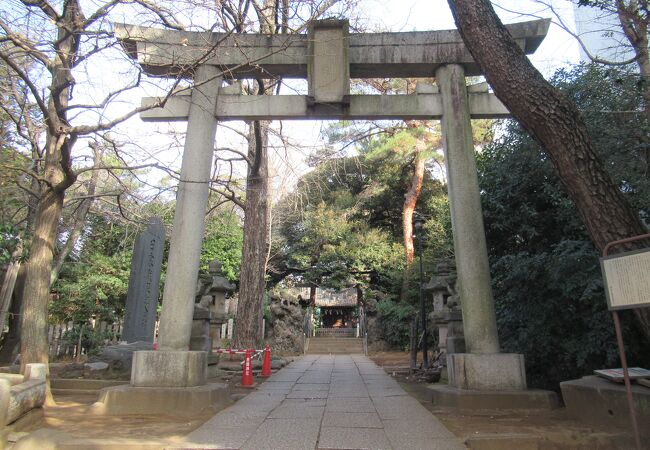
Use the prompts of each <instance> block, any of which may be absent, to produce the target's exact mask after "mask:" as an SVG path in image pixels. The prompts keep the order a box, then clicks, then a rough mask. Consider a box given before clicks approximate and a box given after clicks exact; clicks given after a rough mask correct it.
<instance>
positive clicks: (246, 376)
mask: <svg viewBox="0 0 650 450" xmlns="http://www.w3.org/2000/svg"><path fill="white" fill-rule="evenodd" d="M252 359H253V350H251V349H248V350H246V356H244V370H243V371H242V373H241V386H242V387H247V388H252V387H253V361H252Z"/></svg>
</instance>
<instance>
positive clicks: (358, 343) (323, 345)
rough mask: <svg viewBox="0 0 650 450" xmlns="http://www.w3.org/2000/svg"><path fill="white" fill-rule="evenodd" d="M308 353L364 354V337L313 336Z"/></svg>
mask: <svg viewBox="0 0 650 450" xmlns="http://www.w3.org/2000/svg"><path fill="white" fill-rule="evenodd" d="M306 353H307V354H308V355H329V354H332V355H353V354H360V355H363V338H357V337H320V336H316V337H312V338H310V339H309V346H308V347H307V352H306Z"/></svg>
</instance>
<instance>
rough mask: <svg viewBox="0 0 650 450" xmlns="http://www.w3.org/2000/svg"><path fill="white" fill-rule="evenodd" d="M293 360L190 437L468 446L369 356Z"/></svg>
mask: <svg viewBox="0 0 650 450" xmlns="http://www.w3.org/2000/svg"><path fill="white" fill-rule="evenodd" d="M289 367H291V370H288V369H289V368H285V369H282V370H280V371H279V372H277V373H276V374H274V375H273V376H272V377H271V378H270V379H269V380H267V381H266V382H264V383H263V384H261V385H260V387H259V389H258V390H256V391H255V392H252V393H250V394H249V395H248V396H247V397H245V398H243V399H242V400H240V401H239V402H237V403H236V404H235V405H233V406H231V407H229V408H227V409H225V410H224V411H221V412H220V413H218V414H217V415H215V416H214V417H213V418H211V419H210V420H208V421H207V422H206V423H205V424H203V425H202V426H201V427H199V428H198V429H197V430H195V431H194V432H193V433H190V434H189V435H188V436H187V439H186V440H185V441H184V442H183V445H184V446H185V447H186V448H205V449H208V448H209V449H212V448H217V449H227V448H232V449H238V450H241V449H255V450H258V449H261V450H264V449H273V450H282V449H289V450H291V449H300V450H303V449H308V450H311V449H314V448H316V447H317V448H319V449H348V450H356V449H373V450H376V449H391V448H393V449H399V450H410V449H413V450H415V449H422V450H460V449H463V448H465V447H464V446H463V445H462V443H461V442H460V440H458V439H456V438H455V437H454V436H453V434H452V433H451V432H450V431H449V430H447V428H445V426H444V425H443V424H442V423H441V422H440V421H439V420H438V419H436V418H435V416H433V415H432V414H431V413H430V412H429V411H427V410H426V409H425V408H424V407H423V406H422V405H420V404H419V403H418V401H417V400H415V399H414V398H412V397H410V396H408V395H407V394H406V392H405V391H404V390H403V389H402V388H401V386H399V384H398V383H397V382H396V381H395V380H394V379H392V378H390V377H389V376H388V375H387V374H385V373H384V372H383V370H382V369H380V368H379V367H377V366H376V365H375V364H374V363H373V362H371V361H370V360H369V359H368V358H365V357H364V356H361V355H355V356H352V357H349V356H338V355H337V356H330V355H321V356H314V357H310V358H301V359H298V360H297V361H295V362H294V363H293V364H292V365H290V366H289ZM185 447H184V448H185Z"/></svg>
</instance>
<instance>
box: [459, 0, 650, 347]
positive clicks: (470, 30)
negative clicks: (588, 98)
mask: <svg viewBox="0 0 650 450" xmlns="http://www.w3.org/2000/svg"><path fill="white" fill-rule="evenodd" d="M448 2H449V6H450V8H451V11H452V13H453V15H454V19H455V21H456V25H457V26H458V29H459V31H460V34H461V36H462V37H463V40H464V41H465V44H466V45H467V47H468V49H469V51H470V53H471V54H472V56H473V58H474V60H475V61H476V62H477V63H478V64H479V66H480V67H481V69H482V71H483V74H484V75H485V78H486V79H487V81H488V83H489V84H490V85H491V86H492V88H493V89H494V93H495V94H496V96H497V97H498V98H499V99H500V100H501V102H503V104H504V105H505V106H506V107H507V108H508V109H509V110H510V112H511V113H512V115H513V117H514V118H515V119H517V121H518V122H519V123H520V124H521V125H522V126H523V127H524V128H525V129H526V130H527V131H528V132H529V133H530V134H531V136H532V137H533V138H534V139H535V140H537V142H539V144H540V145H541V146H542V148H543V149H544V151H545V152H546V154H547V155H548V157H549V159H550V160H551V162H552V163H553V165H554V166H555V169H556V170H557V172H558V175H559V177H560V180H561V181H562V184H563V186H564V188H565V190H566V192H567V194H568V195H569V197H570V198H571V200H572V201H573V203H574V205H575V206H576V210H577V212H578V214H579V215H580V217H581V219H582V221H583V223H584V224H585V227H586V229H587V232H588V233H589V236H590V237H591V240H592V241H593V243H594V245H595V246H596V248H598V249H599V250H601V251H602V250H603V249H604V248H605V246H606V245H607V244H608V243H609V242H612V241H615V240H618V239H623V238H627V237H631V236H637V235H640V234H643V233H646V232H647V230H646V229H645V227H644V226H643V224H642V222H641V220H640V218H639V216H638V214H637V213H636V212H635V211H634V210H633V209H632V208H631V207H630V205H629V204H628V202H627V201H626V199H625V198H624V197H623V195H622V194H621V192H620V190H619V189H618V187H617V186H616V185H615V184H614V183H613V181H612V179H611V178H610V176H609V174H608V173H607V171H606V170H605V168H604V166H603V163H602V161H601V160H600V158H599V157H598V155H597V154H596V152H595V151H594V149H593V146H592V143H591V139H590V137H589V134H588V132H587V128H586V126H585V123H584V120H583V119H582V116H581V114H580V112H579V111H578V109H577V108H576V106H575V105H574V104H573V103H572V102H571V101H570V100H569V99H568V98H567V97H566V96H565V95H564V94H563V93H562V92H560V91H559V90H558V89H556V88H555V87H553V86H552V85H551V84H550V83H549V82H547V81H546V80H545V79H544V77H543V76H542V74H541V73H539V71H538V70H537V69H535V67H533V65H532V63H531V62H530V61H529V60H528V58H527V57H526V55H525V54H524V53H523V51H522V50H521V49H520V48H519V46H517V44H516V43H515V41H514V40H513V39H512V37H511V36H510V34H509V33H508V31H507V30H506V28H505V27H504V26H503V24H502V23H501V21H500V20H499V18H498V16H497V15H496V13H495V12H494V9H493V8H492V5H491V4H490V2H489V1H488V0H448ZM636 312H637V315H638V316H639V318H640V319H642V320H641V321H642V323H643V324H644V328H645V332H646V335H648V336H650V327H648V324H650V311H649V310H648V309H645V310H637V311H636Z"/></svg>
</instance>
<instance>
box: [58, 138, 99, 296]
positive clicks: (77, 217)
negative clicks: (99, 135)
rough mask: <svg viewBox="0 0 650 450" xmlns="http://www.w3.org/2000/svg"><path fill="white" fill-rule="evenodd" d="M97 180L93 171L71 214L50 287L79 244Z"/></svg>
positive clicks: (97, 175)
mask: <svg viewBox="0 0 650 450" xmlns="http://www.w3.org/2000/svg"><path fill="white" fill-rule="evenodd" d="M93 150H94V153H95V158H94V165H95V167H97V166H98V165H99V162H100V156H99V152H98V150H97V148H96V147H93ZM98 178H99V171H98V170H93V171H92V172H91V175H90V179H89V180H88V184H87V188H86V198H84V199H83V200H82V201H81V203H80V204H79V206H78V207H77V210H76V211H75V213H74V214H73V217H72V222H73V224H72V229H71V230H69V231H68V238H67V239H66V241H65V244H63V247H62V248H61V249H60V250H59V252H58V253H57V255H56V259H55V260H54V264H53V266H52V273H51V275H50V286H52V285H53V284H54V283H55V282H56V280H57V279H58V278H59V273H60V272H61V268H62V267H63V263H64V262H65V260H66V258H67V257H68V255H69V254H70V252H71V251H72V249H73V248H74V247H75V246H76V245H77V242H79V238H80V237H81V233H82V232H83V230H84V228H85V227H86V216H87V215H88V211H90V207H91V206H92V204H93V201H94V200H95V197H94V195H95V190H96V189H97V179H98Z"/></svg>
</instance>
